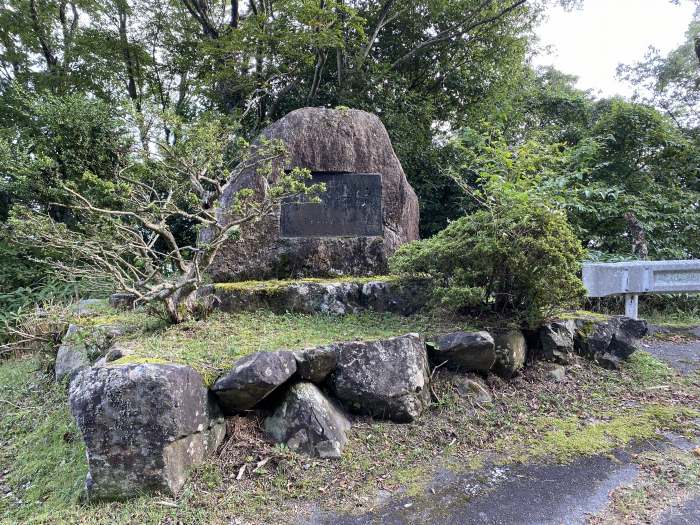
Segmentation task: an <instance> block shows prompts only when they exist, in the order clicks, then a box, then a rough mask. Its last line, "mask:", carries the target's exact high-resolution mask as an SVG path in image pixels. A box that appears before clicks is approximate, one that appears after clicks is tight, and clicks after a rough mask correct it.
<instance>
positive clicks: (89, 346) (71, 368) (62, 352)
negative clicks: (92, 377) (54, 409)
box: [54, 324, 122, 382]
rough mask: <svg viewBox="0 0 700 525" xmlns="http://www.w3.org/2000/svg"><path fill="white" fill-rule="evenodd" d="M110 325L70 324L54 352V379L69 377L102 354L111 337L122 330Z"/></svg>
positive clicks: (60, 379) (59, 379)
mask: <svg viewBox="0 0 700 525" xmlns="http://www.w3.org/2000/svg"><path fill="white" fill-rule="evenodd" d="M119 329H120V327H117V326H112V325H94V326H81V325H77V324H70V325H69V326H68V330H67V331H66V334H65V335H64V336H63V339H62V340H61V346H60V347H59V348H58V352H57V354H56V362H55V364H54V373H55V376H56V381H59V382H60V381H62V380H63V379H64V378H66V377H68V378H71V377H73V376H74V375H75V373H76V372H77V371H78V370H81V369H83V368H85V367H87V366H90V364H92V363H93V362H95V361H96V360H97V359H99V358H100V357H102V356H103V354H104V353H105V352H106V349H107V348H108V347H109V345H110V343H111V341H112V339H113V338H114V337H115V336H116V335H120V334H121V333H122V332H121V331H120V330H119Z"/></svg>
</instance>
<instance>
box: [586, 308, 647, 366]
mask: <svg viewBox="0 0 700 525" xmlns="http://www.w3.org/2000/svg"><path fill="white" fill-rule="evenodd" d="M575 324H576V331H575V334H574V345H575V348H576V351H577V352H579V353H580V354H581V355H583V356H585V357H587V358H589V359H592V360H594V361H597V362H599V363H600V364H601V365H602V366H605V367H607V368H612V369H616V368H618V367H619V362H620V361H622V360H625V359H627V358H629V356H630V355H632V353H633V352H634V351H635V350H637V341H638V340H639V338H641V337H644V336H645V335H646V334H647V332H648V325H647V323H646V321H642V320H635V319H630V318H629V317H624V316H615V317H609V318H607V319H590V318H582V319H576V320H575ZM613 358H615V359H613Z"/></svg>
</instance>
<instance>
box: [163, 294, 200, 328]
mask: <svg viewBox="0 0 700 525" xmlns="http://www.w3.org/2000/svg"><path fill="white" fill-rule="evenodd" d="M196 291H197V287H196V286H195V285H193V284H189V285H186V286H183V287H182V288H178V289H177V290H175V291H174V292H173V293H172V294H170V295H169V296H168V297H166V298H165V301H164V303H165V311H166V312H167V314H168V320H169V321H170V322H171V323H173V324H179V323H182V322H185V321H187V320H188V319H190V318H191V317H192V309H193V306H194V303H195V292H196Z"/></svg>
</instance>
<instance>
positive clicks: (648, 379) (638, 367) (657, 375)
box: [625, 351, 673, 387]
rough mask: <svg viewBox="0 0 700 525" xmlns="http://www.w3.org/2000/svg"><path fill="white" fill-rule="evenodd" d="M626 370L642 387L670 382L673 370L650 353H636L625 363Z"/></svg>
mask: <svg viewBox="0 0 700 525" xmlns="http://www.w3.org/2000/svg"><path fill="white" fill-rule="evenodd" d="M625 369H626V370H627V371H628V372H629V374H630V375H631V376H632V377H634V378H635V379H636V380H637V382H638V384H639V385H640V386H649V387H650V386H655V385H659V384H662V383H664V382H667V381H669V380H670V379H671V378H672V376H673V369H672V368H671V367H670V366H668V365H667V364H666V363H664V362H662V361H659V360H658V359H656V358H655V357H654V356H652V355H651V354H650V353H648V352H641V351H639V352H635V353H634V354H632V355H631V356H630V358H629V359H628V361H627V362H626V363H625Z"/></svg>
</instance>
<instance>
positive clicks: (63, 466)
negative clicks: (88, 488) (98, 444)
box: [0, 358, 87, 523]
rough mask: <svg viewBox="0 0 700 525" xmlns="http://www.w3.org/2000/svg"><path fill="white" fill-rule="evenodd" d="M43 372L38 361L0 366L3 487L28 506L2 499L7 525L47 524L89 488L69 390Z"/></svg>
mask: <svg viewBox="0 0 700 525" xmlns="http://www.w3.org/2000/svg"><path fill="white" fill-rule="evenodd" d="M39 368H40V361H39V360H38V359H35V358H24V359H16V360H11V361H0V404H1V405H2V407H0V411H1V413H2V416H1V417H0V465H7V466H9V467H10V469H9V473H8V474H7V476H5V477H4V478H3V481H4V482H5V483H6V484H7V485H9V486H10V487H11V488H13V489H14V494H15V495H16V496H17V497H18V498H21V500H22V502H23V504H22V505H20V506H19V507H17V506H15V505H14V499H13V498H9V497H5V498H2V497H0V519H2V520H3V522H4V523H35V522H36V523H48V522H50V521H51V520H52V516H53V512H55V511H56V510H57V509H59V510H60V509H65V508H69V507H72V506H75V505H76V504H77V503H78V498H79V496H80V493H81V491H82V487H83V484H84V483H85V475H86V474H87V465H86V461H85V450H84V447H83V445H82V441H81V439H80V436H79V435H78V431H77V428H76V426H75V424H74V423H73V421H72V418H71V417H70V414H69V412H68V404H67V402H66V392H65V386H64V385H58V384H56V383H53V381H52V379H51V378H50V377H49V376H48V375H47V374H44V373H42V372H41V371H40V370H39ZM2 469H3V467H0V472H2ZM1 495H2V494H1V492H0V496H1ZM4 520H9V521H4Z"/></svg>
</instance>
